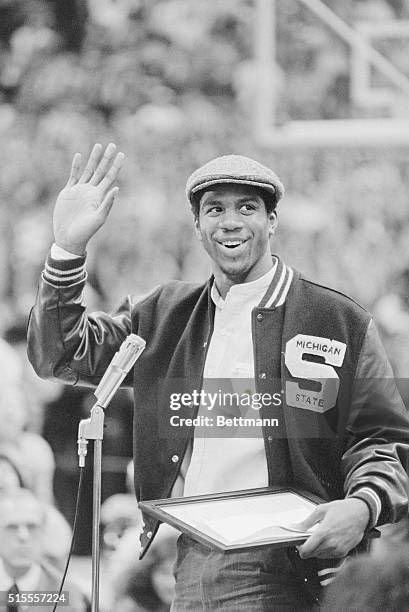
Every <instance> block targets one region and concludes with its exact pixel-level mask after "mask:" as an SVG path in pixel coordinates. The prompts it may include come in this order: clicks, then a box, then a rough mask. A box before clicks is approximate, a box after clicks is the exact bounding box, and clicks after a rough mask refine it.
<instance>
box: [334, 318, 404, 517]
mask: <svg viewBox="0 0 409 612" xmlns="http://www.w3.org/2000/svg"><path fill="white" fill-rule="evenodd" d="M408 457H409V417H408V410H407V408H406V407H405V405H404V404H403V401H402V399H401V397H400V394H399V391H398V389H397V386H396V382H395V380H394V378H393V374H392V369H391V366H390V364H389V362H388V359H387V357H386V353H385V350H384V348H383V346H382V343H381V341H380V338H379V335H378V333H377V330H376V328H375V325H374V323H373V321H371V322H370V323H369V326H368V330H367V333H366V337H365V339H364V342H363V345H362V349H361V353H360V357H359V362H358V367H357V372H356V378H355V381H354V387H353V392H352V402H351V412H350V416H349V422H348V424H347V446H346V450H345V452H344V454H343V457H342V469H343V473H344V488H345V495H346V496H347V497H358V498H360V499H362V500H363V501H365V502H366V503H367V505H368V507H369V509H370V515H371V519H370V525H369V526H370V527H373V526H375V525H376V524H379V525H381V524H383V523H393V522H396V521H398V520H400V519H401V518H403V517H404V516H405V515H407V512H408V492H409V481H408V476H407V468H408Z"/></svg>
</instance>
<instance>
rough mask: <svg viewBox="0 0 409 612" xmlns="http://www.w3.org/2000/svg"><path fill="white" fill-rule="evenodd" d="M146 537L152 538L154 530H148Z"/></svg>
mask: <svg viewBox="0 0 409 612" xmlns="http://www.w3.org/2000/svg"><path fill="white" fill-rule="evenodd" d="M146 537H147V538H148V540H150V539H151V537H152V531H148V532H147V534H146Z"/></svg>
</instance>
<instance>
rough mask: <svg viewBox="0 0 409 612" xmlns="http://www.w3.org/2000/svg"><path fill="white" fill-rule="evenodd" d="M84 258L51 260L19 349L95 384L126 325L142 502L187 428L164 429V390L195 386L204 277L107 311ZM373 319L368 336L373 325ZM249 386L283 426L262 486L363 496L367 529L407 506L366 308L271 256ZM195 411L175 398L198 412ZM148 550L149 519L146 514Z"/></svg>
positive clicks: (271, 437)
mask: <svg viewBox="0 0 409 612" xmlns="http://www.w3.org/2000/svg"><path fill="white" fill-rule="evenodd" d="M84 262H85V260H84V258H77V259H75V260H69V261H60V260H53V259H51V258H50V257H49V258H48V261H47V264H46V268H45V271H44V272H43V277H42V279H41V281H40V285H39V291H38V295H37V300H36V304H35V306H34V307H33V309H32V311H31V315H30V321H29V327H28V355H29V359H30V361H31V363H32V365H33V367H34V369H35V370H36V372H37V373H38V374H39V375H40V376H42V377H57V378H59V379H60V380H62V381H64V382H66V383H70V384H82V385H97V384H98V382H99V381H100V379H101V377H102V375H103V374H104V372H105V370H106V368H107V367H108V365H109V363H110V360H111V359H112V357H113V355H114V353H115V352H116V351H117V350H118V348H119V346H120V344H121V343H122V341H123V340H124V339H125V337H126V336H127V335H128V334H130V333H136V334H138V335H140V336H142V337H143V338H144V339H145V341H146V349H145V351H144V353H143V354H142V356H141V357H140V359H139V360H138V361H137V362H136V364H135V367H134V370H133V373H132V375H128V377H127V379H126V381H125V382H126V383H127V384H128V385H133V388H134V403H135V419H134V459H135V490H136V494H137V497H138V499H139V500H149V499H158V498H163V497H168V496H169V495H170V493H171V490H172V487H173V484H174V483H175V480H176V478H177V476H178V473H179V469H180V466H181V463H182V460H183V457H184V454H185V452H186V449H187V447H188V444H189V443H190V441H191V439H192V437H193V435H194V428H193V427H190V428H175V427H172V426H171V425H170V416H171V414H174V413H171V411H170V408H169V393H170V391H172V392H175V391H183V392H190V393H191V392H192V391H193V390H195V389H196V390H198V389H201V387H202V374H203V368H204V363H205V358H206V351H207V346H208V343H209V339H210V337H211V334H212V328H213V316H214V305H213V302H212V300H211V298H210V289H211V286H212V282H213V280H212V279H210V280H209V281H208V282H207V283H205V284H191V283H185V282H181V281H174V282H170V283H168V284H166V285H164V286H161V287H159V288H157V289H155V290H154V291H153V292H152V293H151V294H149V295H148V296H147V297H145V298H143V299H141V300H139V301H136V300H135V299H133V298H132V297H128V298H127V299H126V300H125V302H124V303H123V304H122V306H121V307H120V308H119V309H118V311H117V312H116V313H114V314H112V315H108V314H106V313H102V312H94V313H92V314H87V313H86V311H85V304H84V302H83V299H82V289H83V286H84V283H85V264H84ZM371 328H372V331H371ZM252 335H253V349H254V351H253V352H254V366H255V383H256V390H257V391H258V392H260V393H264V392H265V393H275V392H276V391H277V385H278V390H279V392H280V393H281V396H282V398H283V401H282V402H281V405H279V406H274V407H273V406H268V407H263V408H261V411H260V412H261V414H260V416H261V417H263V418H266V419H268V417H274V418H276V419H277V420H278V422H279V423H280V427H278V428H277V427H272V426H271V427H269V426H268V425H266V426H263V437H264V444H265V449H266V458H267V466H268V475H269V484H270V485H284V484H285V485H290V484H291V485H294V486H297V487H301V488H302V489H305V490H308V491H310V492H311V493H313V494H316V495H318V496H320V497H322V498H323V499H325V500H334V499H342V498H344V497H347V496H354V497H359V498H361V499H362V500H363V501H365V503H366V504H367V505H368V507H369V509H370V516H371V520H370V525H369V526H370V527H372V526H374V525H375V524H382V523H389V522H396V521H398V520H400V519H401V518H402V517H403V516H405V514H406V513H407V509H408V478H407V475H406V471H405V470H406V467H407V461H408V449H409V419H408V413H407V410H406V408H405V407H404V405H403V403H402V401H401V399H400V396H399V394H398V392H397V390H396V388H395V385H394V382H393V379H392V378H390V376H391V372H390V367H389V364H388V362H387V359H386V357H385V354H384V352H383V350H382V347H381V345H380V344H379V340H378V339H377V336H376V333H374V330H373V324H372V323H371V317H370V315H369V314H368V313H367V312H366V311H365V310H364V309H363V308H362V307H361V306H359V305H358V304H356V303H355V302H354V301H353V300H351V299H350V298H348V297H346V296H344V295H342V294H340V293H338V292H336V291H334V290H331V289H329V288H326V287H323V286H321V285H317V284H316V283H313V282H311V281H310V280H308V279H306V278H304V277H303V276H302V275H300V274H299V273H298V272H297V271H295V270H292V269H291V268H289V267H288V266H286V265H285V264H284V263H283V262H282V261H281V260H280V259H279V258H278V265H277V269H276V273H275V275H274V279H273V281H272V283H271V285H270V287H269V289H268V290H267V292H266V294H265V296H264V297H263V299H262V301H261V302H260V304H259V305H258V307H257V308H255V309H254V310H253V312H252ZM197 409H198V407H197V406H194V405H191V406H182V407H181V408H180V411H179V413H178V414H179V415H180V417H185V418H189V417H194V416H195V415H196V413H197ZM144 521H145V528H144V532H143V534H142V537H141V543H142V547H143V551H146V549H147V548H148V546H149V544H150V542H151V541H152V538H153V536H154V535H155V532H156V530H157V528H158V523H157V521H155V520H154V519H152V518H151V517H149V516H145V517H144Z"/></svg>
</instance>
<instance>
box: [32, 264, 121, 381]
mask: <svg viewBox="0 0 409 612" xmlns="http://www.w3.org/2000/svg"><path fill="white" fill-rule="evenodd" d="M85 280H86V272H85V258H84V257H80V258H76V259H70V260H56V259H52V258H51V257H48V259H47V262H46V266H45V269H44V272H43V274H42V278H41V280H40V284H39V288H38V293H37V298H36V302H35V305H34V307H33V308H32V310H31V313H30V317H29V323H28V333H27V340H28V343H27V345H28V349H27V351H28V357H29V360H30V362H31V364H32V365H33V367H34V370H35V371H36V373H37V374H38V375H39V376H41V377H42V378H58V379H60V380H62V381H63V382H65V383H68V384H76V383H77V382H78V383H81V384H82V385H90V386H94V385H97V384H98V383H99V381H100V379H101V377H102V376H103V374H104V372H105V370H106V368H107V367H108V365H109V363H110V361H111V359H112V357H113V356H114V354H115V353H116V352H117V350H118V349H119V347H120V345H121V343H122V342H123V340H124V339H125V338H126V336H127V335H128V334H129V333H131V309H132V300H131V298H127V299H126V300H125V301H124V303H123V304H122V305H121V307H120V308H119V310H118V311H117V312H116V313H115V314H113V315H108V314H106V313H103V312H94V313H90V314H89V313H87V312H86V306H85V302H84V299H83V289H84V285H85ZM127 382H129V381H127Z"/></svg>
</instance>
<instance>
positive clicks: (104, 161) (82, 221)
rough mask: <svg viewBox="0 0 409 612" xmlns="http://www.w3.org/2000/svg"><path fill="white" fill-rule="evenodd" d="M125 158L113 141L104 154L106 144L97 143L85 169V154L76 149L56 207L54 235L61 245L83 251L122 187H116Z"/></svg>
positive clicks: (72, 250) (77, 251)
mask: <svg viewBox="0 0 409 612" xmlns="http://www.w3.org/2000/svg"><path fill="white" fill-rule="evenodd" d="M123 160H124V155H123V153H116V146H115V145H114V144H112V143H111V144H109V145H108V146H107V148H106V149H105V152H104V154H103V155H102V146H101V145H100V144H96V145H95V146H94V148H93V149H92V152H91V155H90V157H89V159H88V162H87V164H86V166H85V168H84V170H83V172H82V174H80V173H81V155H80V154H79V153H76V154H75V155H74V159H73V162H72V166H71V174H70V177H69V179H68V182H67V184H66V186H65V187H64V189H63V190H62V191H61V192H60V193H59V195H58V198H57V202H56V204H55V208H54V216H53V225H54V239H55V242H56V244H58V246H61V247H62V248H64V249H66V250H67V251H70V252H71V253H74V254H76V255H82V254H83V253H84V252H85V249H86V246H87V243H88V241H89V240H90V238H91V237H92V236H93V235H94V234H95V233H96V232H97V231H98V230H99V228H100V227H101V226H102V225H103V224H104V223H105V221H106V219H107V217H108V214H109V212H110V210H111V207H112V205H113V203H114V200H115V197H116V195H117V193H118V191H119V190H118V187H113V184H114V182H115V181H116V179H117V177H118V174H119V170H120V168H121V166H122V163H123Z"/></svg>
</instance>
